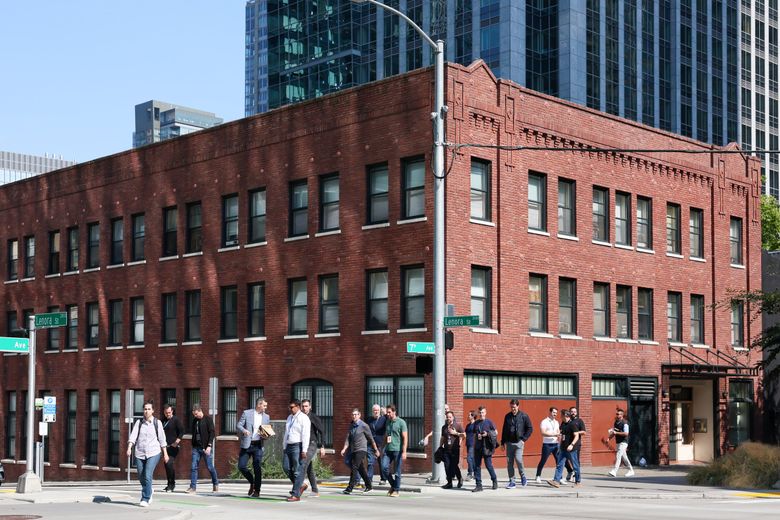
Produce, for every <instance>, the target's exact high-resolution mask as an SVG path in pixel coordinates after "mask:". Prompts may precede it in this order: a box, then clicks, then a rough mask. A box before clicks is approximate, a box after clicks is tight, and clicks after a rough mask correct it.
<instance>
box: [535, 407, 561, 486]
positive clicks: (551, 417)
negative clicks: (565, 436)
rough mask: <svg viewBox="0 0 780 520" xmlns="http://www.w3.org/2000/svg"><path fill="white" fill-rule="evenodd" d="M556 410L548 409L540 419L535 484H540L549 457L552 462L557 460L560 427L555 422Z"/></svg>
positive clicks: (553, 408) (554, 408)
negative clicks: (540, 437) (540, 446)
mask: <svg viewBox="0 0 780 520" xmlns="http://www.w3.org/2000/svg"><path fill="white" fill-rule="evenodd" d="M556 417H558V409H557V408H556V407H554V406H551V407H550V413H549V414H548V415H547V417H545V418H544V419H542V423H541V424H540V425H539V430H540V431H541V432H542V458H541V459H539V465H538V466H536V483H537V484H541V483H542V469H543V468H544V465H545V464H546V463H547V459H548V458H549V457H550V455H552V456H553V462H555V461H556V460H558V448H559V446H560V438H561V425H560V423H559V422H558V421H557V420H556Z"/></svg>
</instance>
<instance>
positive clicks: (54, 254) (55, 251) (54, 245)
mask: <svg viewBox="0 0 780 520" xmlns="http://www.w3.org/2000/svg"><path fill="white" fill-rule="evenodd" d="M59 272H60V232H59V231H50V232H49V269H48V274H56V273H59Z"/></svg>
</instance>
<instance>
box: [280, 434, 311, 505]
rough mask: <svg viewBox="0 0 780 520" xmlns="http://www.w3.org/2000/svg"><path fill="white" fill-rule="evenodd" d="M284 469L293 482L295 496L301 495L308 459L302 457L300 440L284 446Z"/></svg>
mask: <svg viewBox="0 0 780 520" xmlns="http://www.w3.org/2000/svg"><path fill="white" fill-rule="evenodd" d="M282 469H283V470H284V472H285V474H286V475H287V477H288V478H289V479H290V482H292V484H293V488H292V494H293V496H295V497H300V496H301V487H302V486H303V479H304V477H305V476H306V459H301V443H300V442H296V443H293V444H288V445H287V447H286V448H284V458H283V459H282Z"/></svg>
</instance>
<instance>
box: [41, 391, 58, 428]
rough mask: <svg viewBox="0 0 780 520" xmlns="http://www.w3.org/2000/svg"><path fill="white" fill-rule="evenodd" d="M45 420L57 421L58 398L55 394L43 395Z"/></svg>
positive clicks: (47, 421)
mask: <svg viewBox="0 0 780 520" xmlns="http://www.w3.org/2000/svg"><path fill="white" fill-rule="evenodd" d="M43 422H45V423H50V422H57V398H56V397H54V396H53V395H47V396H44V397H43Z"/></svg>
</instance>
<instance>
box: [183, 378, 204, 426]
mask: <svg viewBox="0 0 780 520" xmlns="http://www.w3.org/2000/svg"><path fill="white" fill-rule="evenodd" d="M184 392H185V394H184V395H185V397H186V402H185V404H186V410H187V411H186V412H185V414H183V415H188V416H190V417H191V416H192V414H191V412H192V407H193V406H194V405H196V404H201V402H200V388H185V389H184ZM191 427H192V421H189V420H187V421H184V429H185V430H186V431H187V433H192V431H191Z"/></svg>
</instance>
